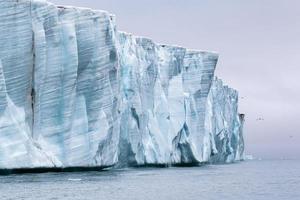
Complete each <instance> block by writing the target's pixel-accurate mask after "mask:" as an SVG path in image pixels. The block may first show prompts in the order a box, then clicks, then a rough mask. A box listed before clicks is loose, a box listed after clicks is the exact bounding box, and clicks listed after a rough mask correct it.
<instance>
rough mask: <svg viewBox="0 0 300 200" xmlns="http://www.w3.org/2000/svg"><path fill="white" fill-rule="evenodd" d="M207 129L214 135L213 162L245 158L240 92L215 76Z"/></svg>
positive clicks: (207, 116) (211, 91) (210, 97)
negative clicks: (239, 108) (239, 110)
mask: <svg viewBox="0 0 300 200" xmlns="http://www.w3.org/2000/svg"><path fill="white" fill-rule="evenodd" d="M206 118H207V119H206V121H207V129H206V130H207V131H208V132H209V134H210V135H212V137H211V139H212V144H214V145H213V151H212V156H211V158H210V160H211V162H214V163H224V162H227V163H229V162H234V161H237V160H242V159H244V139H243V123H244V115H242V114H239V113H238V92H237V91H236V90H234V89H232V88H229V87H228V86H226V85H223V82H222V80H220V79H218V78H214V81H213V84H212V87H211V90H210V93H209V98H208V102H207V113H206Z"/></svg>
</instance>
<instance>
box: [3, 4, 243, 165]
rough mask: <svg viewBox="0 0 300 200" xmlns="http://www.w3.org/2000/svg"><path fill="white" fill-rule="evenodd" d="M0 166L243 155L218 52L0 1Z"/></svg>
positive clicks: (75, 12) (95, 18)
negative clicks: (160, 41) (219, 68)
mask: <svg viewBox="0 0 300 200" xmlns="http://www.w3.org/2000/svg"><path fill="white" fill-rule="evenodd" d="M0 30H1V31H0V47H1V48H0V169H19V168H68V167H111V166H115V167H128V166H129V167H130V166H143V165H153V166H155V165H157V166H161V165H163V166H169V165H190V164H191V165H197V164H201V163H202V164H204V163H230V162H235V161H239V160H243V159H244V157H245V156H244V140H243V123H244V115H242V114H239V113H238V92H237V91H236V90H234V89H231V88H229V87H228V86H225V85H223V83H222V81H221V80H220V79H218V78H216V77H215V75H214V72H215V67H216V65H217V61H218V54H217V53H214V52H208V51H198V50H190V49H186V48H183V47H179V46H171V45H162V44H157V43H155V42H154V41H152V40H151V39H148V38H144V37H137V36H134V35H132V34H129V33H125V32H121V31H118V30H117V28H116V20H115V16H114V15H112V14H110V13H108V12H106V11H99V10H92V9H89V8H78V7H67V6H56V5H54V4H52V3H49V2H47V1H45V0H21V1H20V0H2V1H0Z"/></svg>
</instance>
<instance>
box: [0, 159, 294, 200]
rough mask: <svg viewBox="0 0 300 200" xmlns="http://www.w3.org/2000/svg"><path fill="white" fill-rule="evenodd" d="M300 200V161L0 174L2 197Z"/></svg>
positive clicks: (0, 192)
mask: <svg viewBox="0 0 300 200" xmlns="http://www.w3.org/2000/svg"><path fill="white" fill-rule="evenodd" d="M7 199H11V200H16V199H26V200H27V199H30V200H36V199H37V200H44V199H45V200H48V199H49V200H50V199H51V200H56V199H57V200H60V199H63V200H64V199H66V200H85V199H86V200H90V199H91V200H94V199H95V200H97V199H103V200H123V199H124V200H177V199H178V200H196V199H197V200H201V199H205V200H214V199H216V200H227V199H228V200H247V199H249V200H260V199H261V200H285V199H286V200H300V161H299V160H261V161H258V160H257V161H245V162H241V163H236V164H228V165H207V166H201V167H191V168H188V167H184V168H177V167H174V168H139V169H122V170H112V171H101V172H79V173H44V174H23V175H20V174H18V175H9V176H0V200H7Z"/></svg>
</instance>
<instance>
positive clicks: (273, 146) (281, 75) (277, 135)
mask: <svg viewBox="0 0 300 200" xmlns="http://www.w3.org/2000/svg"><path fill="white" fill-rule="evenodd" d="M50 1H51V0H50ZM52 2H53V3H56V4H60V5H75V6H83V7H90V8H94V9H101V10H108V11H109V12H111V13H113V14H115V15H116V17H117V27H118V29H119V30H124V31H127V32H132V33H134V34H136V35H141V36H147V37H150V38H153V39H154V40H155V41H156V42H159V43H168V44H177V45H181V46H184V47H188V48H194V49H203V50H212V51H217V52H219V54H220V59H219V63H218V66H217V72H216V74H217V76H219V77H220V78H222V79H223V80H224V82H225V83H226V84H228V85H230V86H231V87H234V88H236V89H237V90H238V91H239V92H240V96H242V97H244V98H243V99H240V112H242V113H245V114H246V124H245V138H246V146H247V153H249V154H253V155H254V156H256V157H262V158H300V1H299V0H224V1H220V0H182V1H181V0H52ZM260 117H261V118H264V121H256V119H257V118H260Z"/></svg>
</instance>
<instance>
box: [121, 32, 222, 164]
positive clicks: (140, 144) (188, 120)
mask: <svg viewBox="0 0 300 200" xmlns="http://www.w3.org/2000/svg"><path fill="white" fill-rule="evenodd" d="M119 43H120V48H119V49H120V53H119V54H120V56H119V57H120V67H121V96H122V103H121V105H122V106H123V110H122V111H121V113H122V119H121V126H122V128H121V130H122V132H121V136H120V149H121V151H120V160H121V161H122V163H126V162H124V161H123V160H124V159H125V160H127V161H129V163H128V164H137V165H144V164H184V163H186V164H188V163H198V162H204V161H208V158H209V155H208V156H207V155H206V154H207V152H206V151H207V150H206V149H207V148H210V146H209V143H208V142H207V141H209V140H210V139H209V135H208V134H207V133H206V132H205V112H206V102H207V96H208V93H209V90H210V86H211V82H212V79H213V75H214V70H215V66H216V63H217V58H218V56H217V55H216V54H214V53H209V52H201V51H193V50H187V49H184V48H181V47H174V46H166V45H156V44H155V43H153V41H151V40H150V39H146V38H140V37H135V36H132V35H130V34H126V33H119ZM207 143H208V144H207Z"/></svg>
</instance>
